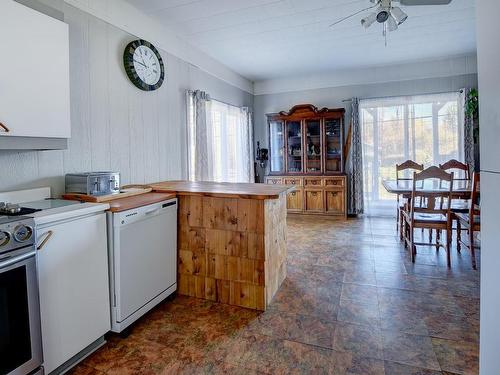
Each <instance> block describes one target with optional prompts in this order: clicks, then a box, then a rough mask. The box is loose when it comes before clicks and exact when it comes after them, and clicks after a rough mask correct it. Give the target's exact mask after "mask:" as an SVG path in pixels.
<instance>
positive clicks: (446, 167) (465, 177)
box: [439, 159, 470, 181]
mask: <svg viewBox="0 0 500 375" xmlns="http://www.w3.org/2000/svg"><path fill="white" fill-rule="evenodd" d="M439 168H441V169H442V170H443V171H446V172H449V171H452V172H460V171H463V174H462V175H461V174H460V173H455V174H454V175H455V177H454V179H455V181H461V180H462V181H470V168H469V166H468V165H467V164H465V163H462V162H460V161H458V160H456V159H451V160H448V161H447V162H446V163H444V164H439Z"/></svg>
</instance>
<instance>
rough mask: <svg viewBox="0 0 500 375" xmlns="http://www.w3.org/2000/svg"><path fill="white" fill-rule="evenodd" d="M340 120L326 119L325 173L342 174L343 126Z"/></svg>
mask: <svg viewBox="0 0 500 375" xmlns="http://www.w3.org/2000/svg"><path fill="white" fill-rule="evenodd" d="M341 125H342V124H341V120H340V119H325V148H326V162H325V173H340V172H342V141H343V140H342V137H343V136H342V126H341Z"/></svg>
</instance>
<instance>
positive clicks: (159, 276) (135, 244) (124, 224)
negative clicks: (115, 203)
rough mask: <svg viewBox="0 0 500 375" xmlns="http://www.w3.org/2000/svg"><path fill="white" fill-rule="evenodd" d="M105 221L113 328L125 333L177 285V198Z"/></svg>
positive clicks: (111, 216) (110, 216) (122, 213)
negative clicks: (106, 226)
mask: <svg viewBox="0 0 500 375" xmlns="http://www.w3.org/2000/svg"><path fill="white" fill-rule="evenodd" d="M107 219H108V220H107V225H108V241H109V244H108V245H109V246H108V248H109V273H110V299H111V331H113V332H117V333H125V332H124V330H125V329H126V328H127V327H129V326H130V325H131V324H132V323H133V322H135V321H136V320H137V319H139V318H140V317H141V316H143V315H144V314H145V313H147V312H148V311H149V310H151V309H152V308H153V307H155V306H156V305H158V304H159V303H160V302H162V301H163V300H164V299H165V298H167V297H168V296H169V295H171V294H172V293H173V292H175V290H176V289H177V199H170V200H166V201H162V202H159V203H154V204H150V205H147V206H143V207H138V208H134V209H130V210H127V211H122V212H115V213H112V212H107Z"/></svg>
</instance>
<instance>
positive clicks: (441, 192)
mask: <svg viewBox="0 0 500 375" xmlns="http://www.w3.org/2000/svg"><path fill="white" fill-rule="evenodd" d="M436 180H438V181H439V185H438V186H439V187H442V188H441V189H437V190H435V191H433V192H428V191H427V192H426V191H425V190H424V187H425V186H426V182H427V181H428V183H429V184H432V183H433V182H434V181H436ZM443 182H444V183H446V184H447V185H448V186H447V187H444V184H443ZM452 192H453V172H452V173H447V172H445V171H444V170H442V169H440V168H438V167H435V166H432V167H429V168H427V169H425V170H423V171H422V172H420V173H416V172H415V173H414V174H413V189H412V194H411V198H410V200H409V203H408V205H407V208H406V209H404V210H402V211H401V212H402V216H403V225H404V226H405V230H404V233H405V246H406V247H409V249H410V252H411V261H412V262H413V263H415V256H416V254H417V246H423V245H431V246H435V247H436V250H439V247H441V246H442V247H444V248H445V250H446V253H447V263H448V267H451V254H450V244H451V229H452V226H451V223H452V214H451V210H450V204H449V202H451V197H452ZM418 228H419V229H429V230H433V229H435V230H437V231H439V232H440V231H446V242H444V243H443V242H441V238H440V237H438V236H436V242H435V243H432V242H431V241H429V242H428V243H427V242H416V241H415V238H414V235H415V233H414V232H415V229H418ZM422 241H423V236H422Z"/></svg>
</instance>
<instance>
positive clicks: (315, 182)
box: [304, 177, 323, 187]
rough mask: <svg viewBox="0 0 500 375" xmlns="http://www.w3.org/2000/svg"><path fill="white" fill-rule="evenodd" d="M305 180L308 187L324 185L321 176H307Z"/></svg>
mask: <svg viewBox="0 0 500 375" xmlns="http://www.w3.org/2000/svg"><path fill="white" fill-rule="evenodd" d="M304 182H305V186H306V187H320V186H321V185H323V181H322V178H321V177H305V178H304Z"/></svg>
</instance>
